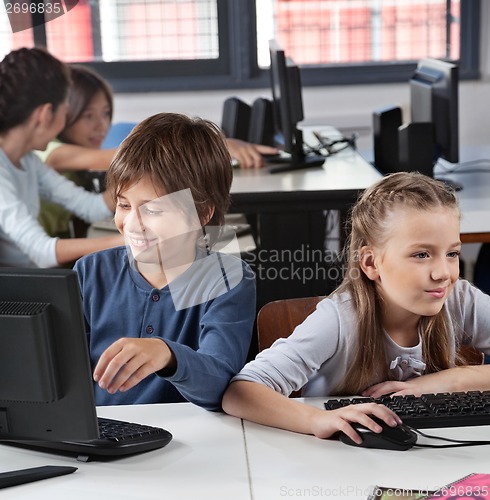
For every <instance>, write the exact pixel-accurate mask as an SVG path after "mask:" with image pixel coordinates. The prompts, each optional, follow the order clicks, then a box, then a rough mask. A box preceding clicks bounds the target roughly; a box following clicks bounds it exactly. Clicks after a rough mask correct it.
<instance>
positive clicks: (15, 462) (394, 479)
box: [0, 398, 490, 500]
mask: <svg viewBox="0 0 490 500" xmlns="http://www.w3.org/2000/svg"><path fill="white" fill-rule="evenodd" d="M323 401H324V398H313V399H308V400H307V403H308V404H313V405H315V406H321V405H322V403H323ZM98 413H99V415H101V416H106V417H112V418H119V419H126V420H132V421H137V422H141V423H147V424H150V425H157V426H160V427H164V428H166V429H167V430H169V431H170V432H172V434H173V436H174V439H173V440H172V441H171V442H170V444H168V445H167V446H166V447H165V448H162V449H160V450H155V451H152V452H148V453H144V454H141V455H138V456H134V457H127V458H123V459H120V460H116V461H110V462H95V461H94V462H88V463H78V462H76V461H75V459H74V458H67V457H62V456H57V455H54V454H48V453H41V452H38V451H30V450H25V449H19V448H11V447H8V446H0V471H6V470H13V469H21V468H28V467H36V466H41V465H48V464H53V465H75V466H77V467H78V471H76V472H75V473H74V474H70V475H68V476H63V477H57V478H52V479H46V480H43V481H39V482H35V483H30V484H25V485H22V486H14V487H12V488H8V489H5V490H2V491H1V493H0V498H2V500H13V499H15V500H33V499H35V500H67V499H69V500H78V499H80V500H82V499H83V500H99V499H100V500H147V499H148V500H149V499H151V500H157V499H158V500H161V499H169V500H170V499H171V500H173V499H184V500H187V499H189V500H190V499H192V500H196V499H209V498H213V499H224V500H225V499H226V500H231V499H233V500H235V499H237V500H241V499H250V500H274V499H284V498H311V497H318V498H331V499H344V498H345V499H358V500H361V499H362V500H366V497H367V494H368V491H369V487H370V486H372V485H375V484H377V485H383V486H392V487H405V488H413V489H415V488H436V487H440V486H442V485H444V484H447V483H449V482H451V481H453V480H455V479H458V478H460V477H462V476H464V475H466V474H469V473H471V472H485V473H490V453H489V447H488V446H477V447H468V448H454V449H444V450H432V449H422V448H421V449H417V448H412V449H411V450H408V451H403V452H399V451H387V450H373V449H364V448H354V447H350V446H347V445H345V444H342V443H340V442H339V441H336V440H320V439H318V438H316V437H313V436H305V435H301V434H295V433H292V432H287V431H283V430H279V429H273V428H270V427H265V426H261V425H257V424H253V423H250V422H244V423H243V424H242V422H241V420H239V419H237V418H234V417H229V416H227V415H223V414H219V413H211V412H207V411H205V410H203V409H201V408H198V407H196V406H194V405H192V404H191V403H180V404H164V405H142V406H139V405H135V406H125V407H123V406H119V407H103V408H99V412H98ZM427 432H429V433H430V432H432V433H434V434H438V435H443V436H446V437H453V438H466V439H475V440H476V439H487V440H489V439H490V426H483V427H472V428H469V427H468V428H453V429H438V430H430V431H427ZM419 439H420V438H419ZM315 492H316V493H315Z"/></svg>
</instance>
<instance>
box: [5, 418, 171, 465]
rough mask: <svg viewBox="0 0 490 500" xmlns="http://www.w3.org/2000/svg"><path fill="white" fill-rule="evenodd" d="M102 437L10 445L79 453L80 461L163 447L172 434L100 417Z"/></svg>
mask: <svg viewBox="0 0 490 500" xmlns="http://www.w3.org/2000/svg"><path fill="white" fill-rule="evenodd" d="M98 423H99V438H98V439H92V440H90V441H43V442H38V441H28V442H27V441H15V442H9V443H6V444H13V445H19V446H23V447H29V448H33V449H38V450H44V449H47V450H49V451H58V452H61V453H68V454H75V455H76V456H77V460H79V461H81V462H87V461H89V460H91V459H111V458H118V457H122V456H125V455H132V454H135V453H142V452H146V451H150V450H155V449H158V448H163V447H164V446H166V445H167V444H168V443H169V442H170V441H171V440H172V434H170V432H168V431H166V430H165V429H161V428H160V427H152V426H149V425H143V424H135V423H132V422H125V421H122V420H112V419H109V418H102V417H98Z"/></svg>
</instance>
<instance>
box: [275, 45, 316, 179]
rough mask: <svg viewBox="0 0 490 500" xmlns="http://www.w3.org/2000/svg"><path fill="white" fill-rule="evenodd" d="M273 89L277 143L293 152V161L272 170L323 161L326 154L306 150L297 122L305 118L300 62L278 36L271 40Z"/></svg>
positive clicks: (276, 144) (291, 153) (312, 164)
mask: <svg viewBox="0 0 490 500" xmlns="http://www.w3.org/2000/svg"><path fill="white" fill-rule="evenodd" d="M269 53H270V57H271V71H270V76H271V89H272V102H273V115H274V145H275V146H277V147H278V149H280V150H282V151H285V152H286V153H289V154H290V155H291V158H290V160H289V165H286V166H285V167H281V166H279V167H274V168H273V169H271V170H270V172H271V173H275V172H282V171H287V170H296V169H302V168H309V167H316V166H321V165H323V163H324V161H325V158H324V157H323V156H320V155H314V154H308V155H307V154H306V153H305V151H304V147H303V133H302V131H301V130H299V129H298V127H297V125H298V123H299V122H300V121H302V120H303V96H302V87H301V76H300V70H299V68H298V66H296V65H295V64H294V62H293V61H292V60H291V59H290V58H287V57H286V55H285V52H284V50H283V49H282V48H281V47H280V45H279V44H278V43H277V41H276V40H270V41H269Z"/></svg>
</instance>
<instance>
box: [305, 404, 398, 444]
mask: <svg viewBox="0 0 490 500" xmlns="http://www.w3.org/2000/svg"><path fill="white" fill-rule="evenodd" d="M371 417H377V418H378V419H380V420H383V421H384V422H386V423H387V424H388V425H389V426H390V427H396V426H397V425H399V424H401V423H402V421H401V419H400V417H398V416H397V415H396V414H395V413H394V412H393V411H391V410H390V409H388V408H387V407H386V406H383V405H378V404H376V403H362V404H355V405H350V406H345V407H344V408H339V409H337V410H329V411H324V412H322V413H321V412H320V413H319V412H315V414H314V416H313V417H312V425H311V430H312V433H313V434H314V435H315V436H317V437H319V438H322V439H324V438H329V437H331V436H332V435H333V434H335V433H336V432H338V431H340V432H343V433H344V434H346V435H347V436H348V437H350V438H351V439H352V440H353V441H354V442H355V443H358V444H360V443H361V442H362V439H361V437H360V436H359V434H357V432H356V431H355V430H354V429H353V428H352V426H351V424H352V423H354V422H357V423H359V424H361V425H363V426H365V427H367V428H368V429H370V430H372V431H373V432H381V431H382V427H381V426H380V425H379V424H378V423H376V422H375V421H374V420H373V419H372V418H371Z"/></svg>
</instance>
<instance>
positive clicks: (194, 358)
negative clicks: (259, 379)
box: [75, 247, 255, 410]
mask: <svg viewBox="0 0 490 500" xmlns="http://www.w3.org/2000/svg"><path fill="white" fill-rule="evenodd" d="M214 255H215V256H216V255H217V254H214ZM226 259H234V262H235V266H232V267H231V268H229V267H228V276H226V275H225V273H223V275H222V277H221V281H222V282H223V281H224V282H226V283H227V288H229V287H228V283H233V284H235V286H234V287H232V288H231V289H228V291H225V293H222V294H221V295H219V296H216V295H217V294H216V293H213V292H211V293H209V294H208V295H209V296H210V297H211V298H209V299H208V300H204V301H203V302H202V303H198V302H199V301H198V300H194V302H193V303H194V304H197V305H190V306H189V307H185V308H182V309H180V308H179V307H177V308H176V304H175V301H174V297H173V296H172V295H175V290H176V289H177V288H180V289H181V290H184V291H188V292H189V294H190V295H196V290H203V289H204V290H208V291H209V290H213V289H214V290H215V289H216V286H217V284H218V281H220V280H219V279H218V277H217V276H216V273H213V272H209V270H210V268H209V266H210V265H214V264H213V263H212V262H210V264H209V265H208V269H207V270H206V265H204V266H203V265H202V262H205V263H206V262H208V261H207V260H205V261H196V262H200V263H201V267H200V271H199V272H197V273H196V272H194V273H188V272H187V271H186V272H185V273H183V275H181V276H179V278H177V280H175V281H174V282H172V284H171V285H172V287H173V291H172V293H171V289H170V288H169V286H165V287H164V288H162V289H161V290H159V289H155V288H152V286H151V285H150V284H149V283H148V282H147V281H146V280H145V279H144V278H143V277H142V276H141V274H139V272H138V271H137V270H136V269H135V268H134V267H133V266H132V265H131V264H130V262H129V260H128V256H127V251H126V248H125V247H118V248H112V249H109V250H103V251H101V252H96V253H93V254H90V255H87V256H85V257H83V258H81V259H80V260H79V261H78V262H77V263H76V265H75V270H76V271H77V273H78V276H79V281H80V288H81V291H82V299H83V309H84V315H85V320H86V323H87V328H88V335H89V346H90V358H91V362H92V366H93V367H95V364H96V363H97V361H98V359H99V358H100V356H101V354H102V353H103V352H104V350H105V349H107V347H109V346H110V345H111V344H112V343H113V342H115V341H116V340H118V339H119V338H121V337H135V338H161V339H163V340H164V341H165V342H166V343H167V345H168V346H169V348H170V349H171V350H172V352H173V353H174V355H175V359H176V361H177V369H176V371H175V372H174V373H173V374H172V375H171V376H168V377H167V376H162V375H161V373H160V374H152V375H150V376H148V377H146V378H145V379H144V380H142V381H141V382H140V383H139V384H137V385H136V386H135V387H133V388H132V389H130V390H128V391H127V392H117V393H116V394H112V395H111V394H109V393H108V392H107V391H105V390H102V389H100V388H99V386H98V385H97V384H95V400H96V404H97V405H119V404H146V403H170V402H179V401H190V402H192V403H195V404H197V405H199V406H202V407H204V408H206V409H208V410H219V409H221V399H222V395H223V392H224V391H225V389H226V387H227V385H228V383H229V381H230V379H231V378H232V377H233V376H234V375H235V374H236V373H238V371H240V369H241V368H242V366H243V365H244V363H245V360H246V357H247V354H248V349H249V346H250V341H251V337H252V329H253V324H254V319H255V276H254V274H253V272H252V271H251V270H250V268H249V267H248V265H247V264H245V263H244V262H242V261H241V260H240V259H237V258H236V257H232V256H226ZM220 262H221V260H220ZM237 262H238V266H237V265H236V263H237ZM193 266H194V264H193ZM193 266H191V269H192V268H193ZM225 267H226V266H225ZM237 273H239V274H240V276H232V275H233V274H235V275H236V274H237ZM223 278H224V280H223ZM235 278H237V279H235ZM203 287H204V288H203ZM206 293H208V292H201V294H200V295H201V296H203V295H205V294H206ZM213 297H214V298H213ZM191 303H192V301H191Z"/></svg>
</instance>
